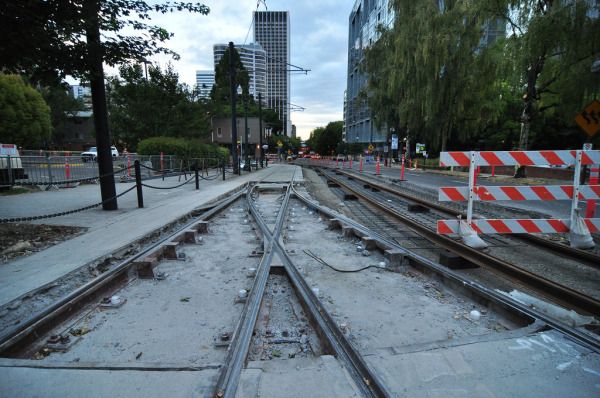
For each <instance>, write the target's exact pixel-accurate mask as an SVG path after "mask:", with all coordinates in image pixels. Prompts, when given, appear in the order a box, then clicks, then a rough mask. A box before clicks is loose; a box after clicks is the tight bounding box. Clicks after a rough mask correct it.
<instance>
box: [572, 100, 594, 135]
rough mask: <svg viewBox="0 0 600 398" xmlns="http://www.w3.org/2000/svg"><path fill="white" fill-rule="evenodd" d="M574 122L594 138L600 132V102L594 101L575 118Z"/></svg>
mask: <svg viewBox="0 0 600 398" xmlns="http://www.w3.org/2000/svg"><path fill="white" fill-rule="evenodd" d="M574 120H575V122H577V124H578V125H579V127H581V128H582V129H583V131H585V132H586V133H587V135H589V136H590V137H593V136H594V135H595V134H596V133H597V132H598V131H600V102H598V100H593V101H592V102H591V103H590V104H589V105H588V106H586V107H585V108H584V109H583V110H582V111H581V112H579V114H577V116H575V117H574Z"/></svg>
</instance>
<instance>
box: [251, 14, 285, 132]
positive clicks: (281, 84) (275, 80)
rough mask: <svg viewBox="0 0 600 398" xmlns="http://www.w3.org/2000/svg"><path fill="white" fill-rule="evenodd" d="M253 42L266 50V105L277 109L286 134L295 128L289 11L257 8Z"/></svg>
mask: <svg viewBox="0 0 600 398" xmlns="http://www.w3.org/2000/svg"><path fill="white" fill-rule="evenodd" d="M254 41H255V42H256V43H260V45H261V46H262V48H263V49H264V50H265V51H266V53H267V91H266V93H265V95H264V96H263V97H264V98H265V101H266V106H267V108H271V109H273V110H275V112H277V114H278V115H279V118H280V119H281V121H282V122H283V128H284V131H283V132H282V133H283V134H284V135H286V136H289V135H290V134H291V131H292V123H291V121H290V72H289V69H290V68H289V63H290V12H289V11H255V12H254Z"/></svg>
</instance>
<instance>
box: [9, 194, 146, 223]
mask: <svg viewBox="0 0 600 398" xmlns="http://www.w3.org/2000/svg"><path fill="white" fill-rule="evenodd" d="M136 187H137V185H134V186H132V187H131V188H129V189H127V190H126V191H123V192H121V193H120V194H118V195H117V196H113V197H112V198H108V199H106V200H103V201H102V202H100V203H96V204H94V205H90V206H86V207H82V208H80V209H77V210H69V211H64V212H61V213H54V214H48V215H45V216H32V217H17V218H4V219H0V224H1V223H9V222H21V221H33V220H42V219H46V218H53V217H60V216H66V215H67V214H73V213H78V212H80V211H85V210H90V209H93V208H94V207H98V206H100V205H103V204H105V203H108V202H110V201H112V200H115V199H117V198H120V197H121V196H123V195H125V194H126V193H129V192H131V191H132V190H133V189H135V188H136Z"/></svg>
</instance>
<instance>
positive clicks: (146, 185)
mask: <svg viewBox="0 0 600 398" xmlns="http://www.w3.org/2000/svg"><path fill="white" fill-rule="evenodd" d="M192 181H194V179H193V178H190V179H189V180H187V181H185V182H184V183H182V184H179V185H175V186H174V187H153V186H152V185H148V184H144V183H142V186H143V187H146V188H152V189H175V188H179V187H182V186H184V185H185V184H189V183H190V182H192Z"/></svg>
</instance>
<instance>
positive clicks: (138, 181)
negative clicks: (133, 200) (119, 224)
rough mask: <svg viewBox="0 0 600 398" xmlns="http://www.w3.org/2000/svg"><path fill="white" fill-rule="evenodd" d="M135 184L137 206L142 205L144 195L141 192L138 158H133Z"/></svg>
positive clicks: (140, 173)
mask: <svg viewBox="0 0 600 398" xmlns="http://www.w3.org/2000/svg"><path fill="white" fill-rule="evenodd" d="M134 167H135V186H136V189H137V197H138V207H140V208H142V207H144V196H143V194H142V172H141V167H140V161H139V160H138V159H136V160H135V164H134Z"/></svg>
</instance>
